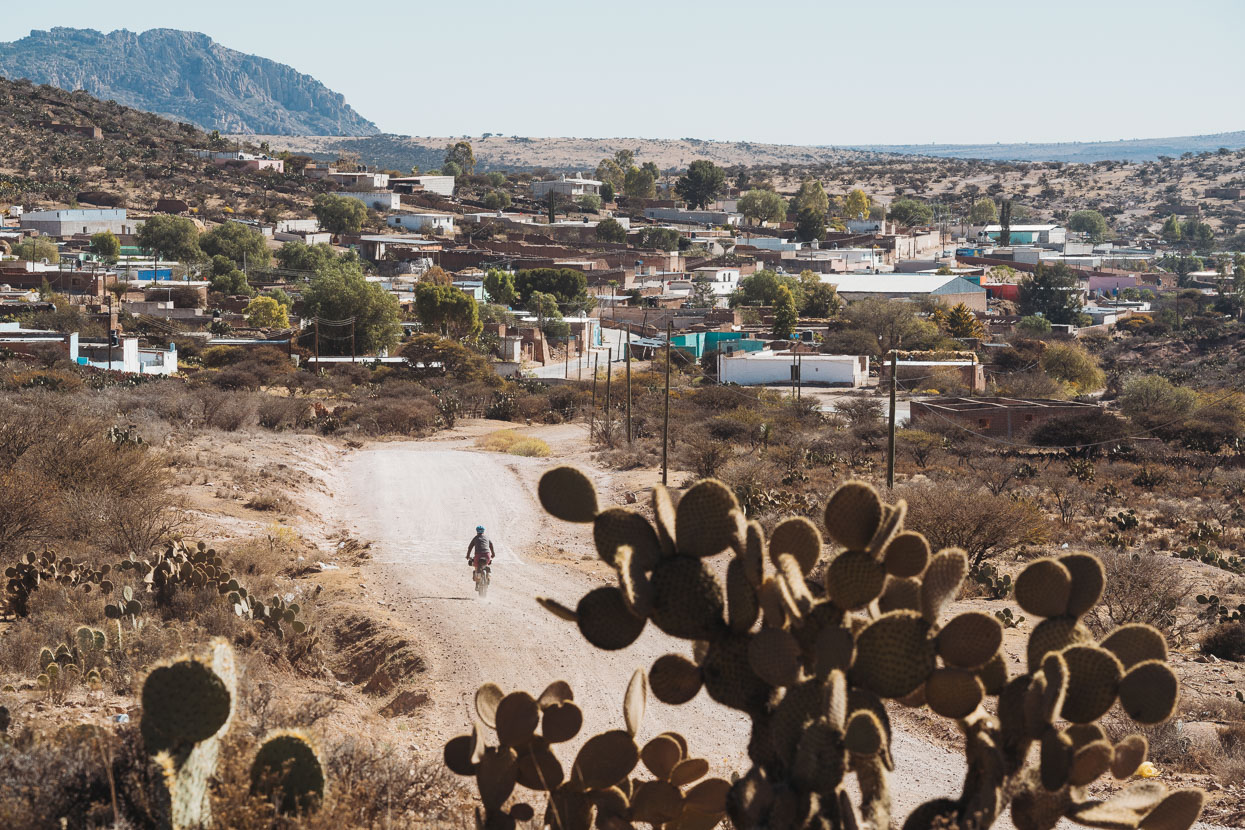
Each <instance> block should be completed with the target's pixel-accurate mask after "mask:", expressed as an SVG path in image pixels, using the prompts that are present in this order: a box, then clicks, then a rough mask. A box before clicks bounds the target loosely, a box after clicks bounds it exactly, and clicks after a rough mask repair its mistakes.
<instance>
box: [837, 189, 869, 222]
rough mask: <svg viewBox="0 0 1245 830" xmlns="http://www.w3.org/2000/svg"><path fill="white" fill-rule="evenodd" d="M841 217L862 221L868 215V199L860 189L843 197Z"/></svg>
mask: <svg viewBox="0 0 1245 830" xmlns="http://www.w3.org/2000/svg"><path fill="white" fill-rule="evenodd" d="M843 215H844V216H845V217H847V218H848V219H864V218H865V217H867V216H868V215H869V197H868V196H867V195H866V194H865V192H864V191H863V190H861V189H860V188H854V189H853V190H852V192H850V193H848V194H847V195H846V196H844V197H843Z"/></svg>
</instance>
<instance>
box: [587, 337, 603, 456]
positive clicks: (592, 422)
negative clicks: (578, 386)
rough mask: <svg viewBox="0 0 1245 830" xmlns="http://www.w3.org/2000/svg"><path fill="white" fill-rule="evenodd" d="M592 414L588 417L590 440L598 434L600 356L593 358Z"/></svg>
mask: <svg viewBox="0 0 1245 830" xmlns="http://www.w3.org/2000/svg"><path fill="white" fill-rule="evenodd" d="M592 358H593V360H592V414H591V415H589V416H588V439H589V440H591V439H592V436H593V435H594V434H595V433H596V425H597V368H598V367H599V366H600V365H601V360H600V356H599V355H593V356H592Z"/></svg>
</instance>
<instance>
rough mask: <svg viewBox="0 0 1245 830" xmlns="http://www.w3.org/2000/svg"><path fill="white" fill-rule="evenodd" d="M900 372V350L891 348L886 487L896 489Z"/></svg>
mask: <svg viewBox="0 0 1245 830" xmlns="http://www.w3.org/2000/svg"><path fill="white" fill-rule="evenodd" d="M898 374H899V352H898V351H896V350H895V349H891V411H890V427H889V429H888V430H887V436H886V489H888V490H894V489H895V388H896V385H897V381H896V379H895V376H896V375H898Z"/></svg>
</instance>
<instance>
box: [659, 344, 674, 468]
mask: <svg viewBox="0 0 1245 830" xmlns="http://www.w3.org/2000/svg"><path fill="white" fill-rule="evenodd" d="M673 336H674V321H673V320H667V321H666V402H665V405H664V410H663V412H662V417H661V483H662V485H663V486H664V485H665V484H666V482H667V480H668V478H669V473H670V338H671V337H673Z"/></svg>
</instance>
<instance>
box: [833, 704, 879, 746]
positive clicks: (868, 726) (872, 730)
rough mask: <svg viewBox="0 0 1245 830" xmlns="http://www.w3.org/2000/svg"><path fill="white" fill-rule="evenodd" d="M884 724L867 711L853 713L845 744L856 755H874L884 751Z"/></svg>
mask: <svg viewBox="0 0 1245 830" xmlns="http://www.w3.org/2000/svg"><path fill="white" fill-rule="evenodd" d="M882 742H883V736H882V724H881V723H879V722H878V718H877V715H875V714H873V713H872V712H870V711H869V710H867V709H861V710H858V711H856V712H852V716H851V717H850V718H848V719H847V730H846V731H845V732H844V733H843V743H844V745H845V746H846V747H847V750H848V751H849V752H851V753H852V754H854V755H874V754H876V753H878V752H881V751H882Z"/></svg>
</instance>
